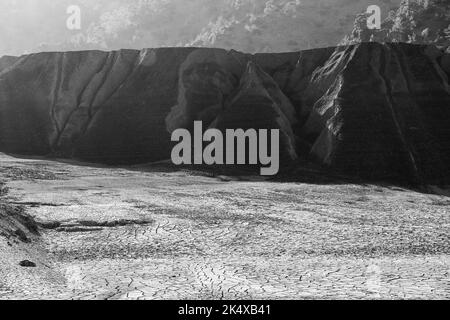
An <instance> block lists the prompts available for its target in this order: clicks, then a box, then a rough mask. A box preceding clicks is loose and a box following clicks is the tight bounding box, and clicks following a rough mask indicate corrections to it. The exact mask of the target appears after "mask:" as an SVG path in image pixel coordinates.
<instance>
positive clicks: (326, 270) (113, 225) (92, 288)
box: [0, 154, 450, 299]
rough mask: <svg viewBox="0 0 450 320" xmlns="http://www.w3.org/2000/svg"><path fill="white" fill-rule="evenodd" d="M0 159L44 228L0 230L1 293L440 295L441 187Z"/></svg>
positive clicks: (446, 290) (2, 175) (445, 219)
mask: <svg viewBox="0 0 450 320" xmlns="http://www.w3.org/2000/svg"><path fill="white" fill-rule="evenodd" d="M0 164H1V165H0V179H3V180H7V186H8V187H9V188H10V192H9V195H8V196H9V199H10V201H12V202H14V203H16V204H20V205H23V206H25V207H26V208H27V211H28V213H29V214H31V215H32V216H33V217H35V219H36V220H38V221H39V222H40V223H41V224H42V225H44V226H46V227H47V229H45V230H43V231H42V232H41V233H42V236H41V240H35V241H34V242H33V243H32V244H21V243H18V244H14V245H12V246H11V245H7V244H6V241H3V240H2V239H1V238H0V298H1V299H12V298H19V299H41V298H47V299H303V298H308V299H331V298H343V299H361V298H369V299H417V298H421V299H448V298H450V277H449V270H450V256H449V253H450V238H449V230H450V229H449V226H450V224H449V223H450V210H449V208H450V198H448V197H445V196H438V195H426V194H421V193H417V192H414V191H410V190H405V189H402V188H398V187H389V186H378V185H353V184H329V185H320V184H317V185H314V184H301V183H277V182H268V181H228V182H227V181H224V180H226V179H218V178H214V177H207V176H201V175H195V174H192V173H188V172H170V171H164V170H153V172H150V171H149V170H143V169H141V170H138V168H101V167H93V166H84V165H78V164H68V163H61V162H52V161H47V160H36V159H34V160H33V159H31V160H30V159H28V160H27V159H18V158H13V157H10V156H7V155H3V154H0ZM23 259H28V260H30V261H33V262H35V263H36V264H37V267H36V268H23V267H20V266H19V265H18V262H19V261H21V260H23Z"/></svg>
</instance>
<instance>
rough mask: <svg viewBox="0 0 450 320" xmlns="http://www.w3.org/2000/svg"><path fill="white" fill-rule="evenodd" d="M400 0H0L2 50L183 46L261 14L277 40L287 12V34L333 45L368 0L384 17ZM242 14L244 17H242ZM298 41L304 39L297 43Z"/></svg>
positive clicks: (267, 39) (17, 53)
mask: <svg viewBox="0 0 450 320" xmlns="http://www.w3.org/2000/svg"><path fill="white" fill-rule="evenodd" d="M399 2H400V0H135V1H132V0H0V55H4V54H9V55H20V54H23V53H30V52H36V51H63V50H81V49H104V50H109V49H118V48H119V47H127V48H142V47H156V46H174V45H189V43H190V42H191V41H193V40H194V39H196V38H198V35H199V34H201V33H202V32H203V36H204V37H209V38H211V37H212V34H217V33H218V32H219V33H220V32H221V30H222V29H223V28H228V27H230V24H232V23H241V24H242V25H243V26H244V27H245V28H257V25H256V24H255V25H250V26H249V25H248V21H252V20H251V19H252V18H251V16H252V15H253V16H256V17H259V19H260V20H261V21H263V19H266V20H267V21H273V22H268V27H267V26H266V31H264V32H267V38H266V39H264V41H269V42H270V40H271V38H270V37H273V39H274V41H276V39H275V38H276V32H277V30H270V29H271V28H273V29H275V28H280V29H283V28H284V26H283V18H280V17H284V16H283V15H286V17H287V16H288V15H289V17H290V19H291V20H292V19H296V20H293V21H294V24H293V22H291V23H290V25H289V26H286V28H291V29H293V28H296V27H295V23H297V22H298V25H299V29H300V28H302V29H303V30H304V31H301V30H298V31H296V32H298V33H299V34H298V35H297V34H296V33H293V36H292V37H293V38H300V37H302V39H303V40H305V39H306V40H305V41H307V43H308V44H309V43H313V44H312V46H315V45H316V43H317V45H334V43H333V42H334V41H335V40H339V39H338V38H339V37H341V35H340V33H342V37H343V36H344V35H345V32H346V31H349V29H351V26H352V21H353V19H354V17H355V15H356V14H358V13H360V12H361V11H363V10H364V8H366V7H367V6H368V5H370V4H377V5H379V6H381V7H382V8H383V16H386V15H387V13H388V9H389V8H391V7H392V6H393V5H394V4H398V3H399ZM71 5H76V6H79V8H80V9H81V26H80V27H81V28H80V29H77V28H75V29H74V30H70V29H69V28H68V27H67V20H68V19H69V17H70V15H69V14H68V13H67V9H68V7H69V6H71ZM277 6H278V7H277ZM273 7H275V9H276V10H279V11H280V10H282V12H281V13H277V15H274V14H273V13H271V12H270V10H271V8H273ZM280 14H281V16H280ZM246 15H248V17H246V18H245V16H246ZM274 17H275V18H274ZM222 18H223V19H222ZM220 19H222V20H220ZM239 19H240V20H239ZM245 19H246V20H245ZM253 19H254V20H255V18H253ZM270 19H272V20H270ZM286 19H287V18H286ZM218 21H219V22H218ZM246 21H247V22H246ZM261 21H260V22H259V23H260V24H261ZM72 22H73V20H72ZM263 22H264V21H263ZM333 23H335V24H336V27H335V26H334V25H333ZM293 25H294V26H293ZM72 26H74V25H72ZM267 28H268V29H267ZM314 28H316V29H317V30H315V29H314ZM337 30H338V31H337ZM252 31H254V30H252ZM315 31H317V33H316V34H317V36H316V37H319V38H320V37H322V38H326V37H327V33H334V35H333V37H330V39H328V38H327V39H326V40H323V41H315V42H311V41H310V40H311V39H309V38H311V35H310V34H314V32H315ZM301 32H303V33H304V34H301ZM336 33H338V34H336ZM229 37H231V35H230V36H229ZM308 37H309V38H308ZM292 40H296V39H292ZM315 40H317V39H315ZM319 40H320V39H319ZM261 41H263V40H261ZM304 43H306V42H302V43H301V45H304ZM213 44H214V43H212V45H213ZM299 46H300V44H299Z"/></svg>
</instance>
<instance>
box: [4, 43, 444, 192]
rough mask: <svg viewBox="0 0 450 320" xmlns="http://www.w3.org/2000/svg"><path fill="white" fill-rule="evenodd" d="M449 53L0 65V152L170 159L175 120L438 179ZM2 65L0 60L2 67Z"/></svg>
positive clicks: (424, 49) (201, 56)
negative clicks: (268, 134)
mask: <svg viewBox="0 0 450 320" xmlns="http://www.w3.org/2000/svg"><path fill="white" fill-rule="evenodd" d="M448 58H449V57H448V55H446V54H444V53H443V52H442V51H440V50H438V49H436V48H435V47H432V46H429V47H428V46H415V45H404V44H386V45H381V44H377V43H364V44H358V45H352V46H347V47H338V48H325V49H317V50H309V51H303V52H293V53H285V54H255V55H248V54H243V53H239V52H236V51H225V50H220V49H196V48H164V49H147V50H142V51H134V50H122V51H115V52H109V53H108V52H100V51H86V52H70V53H41V54H32V55H27V56H23V57H20V58H15V59H13V60H10V61H9V66H4V64H5V63H6V62H4V61H5V60H0V150H1V151H4V152H12V153H20V154H36V155H58V156H63V157H75V158H79V159H83V160H89V161H96V162H103V163H115V164H118V163H137V162H149V161H158V160H164V159H168V158H169V157H170V151H171V148H172V143H171V142H170V133H171V132H172V131H173V130H174V129H176V128H191V127H192V124H193V121H195V120H202V121H203V122H204V124H206V125H207V126H210V127H216V128H219V129H220V128H222V129H223V128H236V127H242V128H250V127H254V128H276V129H280V130H281V133H282V135H281V138H282V141H281V145H282V150H281V152H282V154H283V160H284V162H285V163H287V162H288V161H294V160H295V159H296V158H297V157H300V158H306V159H310V160H314V161H316V162H318V163H320V164H323V165H326V166H328V167H330V168H332V169H334V170H337V171H341V172H344V173H347V174H351V175H358V176H362V177H365V178H373V179H394V180H399V181H404V182H414V183H419V184H439V183H449V180H450V174H449V170H450V148H449V147H450V127H449V124H450V91H449V90H450V89H449V84H448V83H449V81H448V78H449V74H450V70H449V64H448ZM6 64H8V63H6Z"/></svg>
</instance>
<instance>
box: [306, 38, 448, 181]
mask: <svg viewBox="0 0 450 320" xmlns="http://www.w3.org/2000/svg"><path fill="white" fill-rule="evenodd" d="M441 55H442V53H441V52H440V51H439V50H437V49H435V48H434V47H426V46H410V45H403V44H398V45H394V44H387V45H380V44H376V43H373V44H364V45H357V46H349V47H341V48H338V49H337V50H336V51H335V52H334V53H333V55H332V56H331V57H330V59H329V60H328V61H327V62H326V63H325V65H324V66H323V67H321V68H318V69H316V70H315V71H314V74H313V75H312V76H311V81H310V83H309V86H308V88H307V89H306V91H305V96H306V101H316V102H315V103H314V104H310V103H308V104H307V106H310V107H312V109H311V110H310V111H309V110H304V112H305V113H307V114H309V117H308V120H307V122H306V123H305V125H304V127H303V128H302V131H303V132H304V134H305V135H307V136H308V137H310V139H311V142H312V143H313V147H312V149H311V154H312V155H313V156H314V157H316V158H317V159H318V160H319V161H320V162H321V163H325V164H327V165H329V166H331V167H334V168H336V169H337V170H342V171H345V172H353V173H355V174H358V175H361V176H365V177H376V178H380V177H383V176H385V177H386V178H394V179H406V180H408V181H413V182H415V183H420V184H421V183H427V182H432V183H445V182H446V181H448V177H449V160H450V158H449V156H450V153H449V145H450V129H449V121H450V94H449V93H450V92H449V86H448V78H447V76H446V75H445V73H444V72H443V70H442V67H441V66H440V65H439V63H438V62H437V58H438V57H440V56H441ZM318 90H319V91H318ZM319 96H320V97H319ZM310 97H311V98H310ZM318 97H319V98H318ZM317 98H318V99H317ZM308 99H310V100H308Z"/></svg>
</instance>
